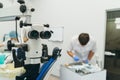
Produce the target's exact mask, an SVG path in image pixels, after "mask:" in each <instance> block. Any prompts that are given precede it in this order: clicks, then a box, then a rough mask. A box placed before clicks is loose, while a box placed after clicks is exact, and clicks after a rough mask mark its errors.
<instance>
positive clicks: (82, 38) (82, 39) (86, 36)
mask: <svg viewBox="0 0 120 80" xmlns="http://www.w3.org/2000/svg"><path fill="white" fill-rule="evenodd" d="M78 40H79V42H80V44H81V45H83V46H84V45H86V44H87V43H88V41H89V40H90V37H89V34H88V33H81V34H80V35H79V37H78Z"/></svg>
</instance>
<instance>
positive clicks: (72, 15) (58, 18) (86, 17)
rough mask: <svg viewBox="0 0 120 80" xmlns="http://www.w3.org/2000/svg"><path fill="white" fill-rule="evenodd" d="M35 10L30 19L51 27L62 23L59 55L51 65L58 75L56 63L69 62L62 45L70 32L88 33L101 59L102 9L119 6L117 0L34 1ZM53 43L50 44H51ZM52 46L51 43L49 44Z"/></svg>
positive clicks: (103, 33)
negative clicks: (62, 29)
mask: <svg viewBox="0 0 120 80" xmlns="http://www.w3.org/2000/svg"><path fill="white" fill-rule="evenodd" d="M32 2H33V5H34V7H35V9H36V12H35V13H33V19H32V20H33V22H37V23H41V24H45V23H49V24H50V25H51V26H56V27H58V26H64V42H63V43H58V45H60V47H61V48H62V49H63V52H62V56H61V58H60V59H59V60H57V63H56V64H55V65H54V66H56V67H54V69H53V72H52V73H53V74H55V75H58V73H59V65H58V64H65V63H69V62H71V58H70V57H68V55H66V48H67V46H68V45H69V42H70V40H71V38H72V36H73V35H75V34H79V33H81V32H88V33H90V35H92V36H93V37H94V38H95V39H96V42H97V52H96V54H97V55H98V56H99V57H100V59H101V60H102V61H103V60H104V43H105V27H106V9H111V8H119V7H120V5H119V4H120V1H119V0H117V1H114V0H92V1H90V0H34V1H32ZM52 45H54V46H57V45H55V44H54V43H53V44H52ZM52 47H53V46H52Z"/></svg>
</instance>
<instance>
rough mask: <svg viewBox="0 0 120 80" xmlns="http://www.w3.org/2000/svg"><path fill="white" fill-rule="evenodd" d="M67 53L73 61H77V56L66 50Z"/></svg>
mask: <svg viewBox="0 0 120 80" xmlns="http://www.w3.org/2000/svg"><path fill="white" fill-rule="evenodd" d="M67 53H68V55H69V56H71V57H72V58H73V59H74V61H79V57H78V56H76V55H75V54H73V53H72V52H71V51H67Z"/></svg>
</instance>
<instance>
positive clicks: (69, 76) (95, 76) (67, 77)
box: [60, 65, 106, 80]
mask: <svg viewBox="0 0 120 80" xmlns="http://www.w3.org/2000/svg"><path fill="white" fill-rule="evenodd" d="M60 80H106V70H101V71H99V72H95V73H91V74H86V75H80V74H78V73H76V72H75V71H72V70H70V69H69V68H67V67H66V66H63V65H62V66H61V68H60Z"/></svg>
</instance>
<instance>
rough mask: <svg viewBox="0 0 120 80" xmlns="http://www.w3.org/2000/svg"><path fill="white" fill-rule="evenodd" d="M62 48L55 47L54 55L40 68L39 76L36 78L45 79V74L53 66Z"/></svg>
mask: <svg viewBox="0 0 120 80" xmlns="http://www.w3.org/2000/svg"><path fill="white" fill-rule="evenodd" d="M60 52H61V49H59V48H57V47H55V48H54V49H53V55H52V56H51V58H50V59H49V60H48V62H45V63H44V64H43V65H42V67H41V69H40V73H39V75H38V77H37V79H36V80H43V79H44V77H45V75H46V74H47V72H48V71H49V70H50V68H51V67H52V65H53V64H54V63H55V62H56V60H57V58H58V56H61V55H60Z"/></svg>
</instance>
